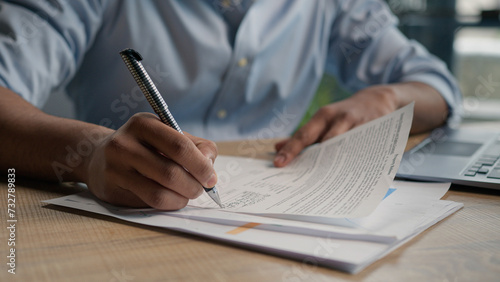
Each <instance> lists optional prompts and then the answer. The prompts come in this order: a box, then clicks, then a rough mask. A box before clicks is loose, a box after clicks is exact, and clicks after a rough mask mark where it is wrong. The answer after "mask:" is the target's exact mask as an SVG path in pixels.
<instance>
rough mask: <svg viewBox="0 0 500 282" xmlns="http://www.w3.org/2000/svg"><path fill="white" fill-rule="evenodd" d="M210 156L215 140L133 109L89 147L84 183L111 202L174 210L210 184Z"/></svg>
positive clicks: (212, 180) (214, 153)
mask: <svg viewBox="0 0 500 282" xmlns="http://www.w3.org/2000/svg"><path fill="white" fill-rule="evenodd" d="M216 156H217V148H216V145H215V143H213V142H211V141H208V140H205V139H202V138H198V137H194V136H192V135H189V134H186V135H182V134H181V133H179V132H177V131H176V130H174V129H172V128H171V127H169V126H167V125H165V124H163V123H162V122H161V121H160V120H159V119H158V118H157V117H156V116H155V115H153V114H147V113H141V114H136V115H134V116H133V117H131V118H130V119H129V120H128V122H127V123H126V124H124V125H123V126H122V127H121V128H119V129H118V130H117V131H116V132H114V133H112V134H110V135H109V136H107V137H106V138H104V139H103V141H102V142H101V143H100V144H99V145H98V146H97V148H96V149H95V150H94V151H93V154H92V155H91V156H90V158H89V161H88V164H87V173H86V175H87V176H86V178H87V179H86V183H87V184H88V186H89V189H90V191H91V192H92V193H94V194H95V195H96V196H97V197H98V198H100V199H102V200H104V201H106V202H109V203H112V204H116V205H124V206H131V207H144V206H150V207H154V208H157V209H163V210H176V209H180V208H183V207H185V206H186V205H187V203H188V200H189V199H194V198H197V197H198V196H200V195H201V194H202V193H203V191H204V190H203V188H202V186H204V187H213V186H215V184H216V182H217V176H216V174H215V171H214V168H213V163H214V160H215V158H216Z"/></svg>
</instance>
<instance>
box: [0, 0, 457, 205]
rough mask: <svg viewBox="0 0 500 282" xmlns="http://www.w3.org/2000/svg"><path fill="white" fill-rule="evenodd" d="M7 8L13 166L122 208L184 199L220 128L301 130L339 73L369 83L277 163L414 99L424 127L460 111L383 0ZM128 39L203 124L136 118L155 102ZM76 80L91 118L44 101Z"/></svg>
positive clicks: (186, 116)
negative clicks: (125, 55)
mask: <svg viewBox="0 0 500 282" xmlns="http://www.w3.org/2000/svg"><path fill="white" fill-rule="evenodd" d="M0 13H1V14H0V27H1V29H0V32H1V37H0V85H1V86H3V87H2V89H1V91H0V131H1V132H2V138H1V140H0V155H1V158H0V159H1V160H0V164H1V165H0V167H1V168H2V169H6V168H8V167H14V168H15V169H16V172H17V174H19V175H26V176H30V177H37V178H42V179H59V180H60V181H81V182H85V183H87V185H88V187H89V189H90V190H91V191H92V192H93V193H94V194H95V195H96V196H97V197H99V198H101V199H103V200H105V201H108V202H110V203H113V204H118V205H127V206H132V207H140V206H152V207H155V208H159V209H179V208H182V207H184V206H185V205H186V204H187V202H188V199H192V198H196V197H197V196H199V195H200V194H201V193H202V191H203V189H202V186H204V187H212V186H214V185H215V184H216V182H217V176H216V174H215V172H214V170H213V167H212V164H213V162H214V160H215V158H216V155H217V149H216V146H215V145H214V143H213V142H211V141H208V140H206V139H211V140H228V139H241V138H255V137H259V132H263V131H262V130H266V132H269V131H271V132H272V133H273V136H267V137H281V136H283V137H284V136H287V135H289V134H291V132H292V131H293V130H294V128H295V127H296V126H297V124H298V122H299V120H300V118H301V117H302V115H303V113H304V111H305V110H306V108H307V105H308V102H309V101H310V100H311V98H312V96H313V95H314V93H315V90H316V87H317V85H318V83H319V81H320V79H321V77H322V75H323V73H324V72H325V71H326V72H329V73H331V74H334V75H335V76H336V77H337V78H338V80H339V81H340V82H341V83H342V84H343V85H344V86H345V87H347V88H349V89H351V90H352V91H354V92H355V94H354V95H352V97H350V98H348V99H346V100H343V101H341V102H338V103H335V104H330V105H327V106H324V107H323V108H321V109H320V110H319V111H318V113H317V114H316V115H315V116H314V117H313V118H312V119H311V121H310V122H309V123H308V124H307V125H305V126H304V127H302V128H301V129H299V130H298V131H297V132H296V133H295V134H294V135H293V136H292V137H290V138H288V139H285V140H284V141H282V142H280V143H278V144H276V148H277V154H276V158H275V161H274V163H275V165H276V166H278V167H281V166H285V165H286V164H288V163H289V162H290V161H291V160H292V159H293V158H294V157H295V156H296V155H297V154H299V152H300V151H301V150H302V149H304V148H305V147H307V146H308V145H310V144H313V143H315V142H321V141H324V140H326V139H328V138H331V137H333V136H335V135H338V134H341V133H343V132H345V131H347V130H349V129H351V128H353V127H355V126H357V125H359V124H362V123H364V122H367V121H369V120H373V119H375V118H377V117H380V116H382V115H385V114H387V113H390V112H392V111H394V110H396V109H398V108H400V107H402V106H404V105H406V104H408V103H410V102H411V101H415V115H414V122H413V125H412V132H414V133H415V132H422V131H426V130H430V129H432V128H435V127H437V126H439V125H441V124H443V123H444V122H446V121H447V120H448V121H449V120H457V118H458V117H459V116H458V114H457V107H458V105H459V104H460V93H459V90H458V88H457V86H456V84H455V82H454V80H453V78H452V77H451V75H450V74H449V72H448V71H447V70H446V68H445V66H444V65H443V64H442V63H441V62H440V61H438V60H437V59H435V58H434V57H432V56H431V55H429V54H428V53H427V52H426V51H425V50H424V49H423V48H422V47H421V46H420V45H419V44H417V43H415V42H411V41H408V40H407V39H406V38H404V37H403V36H402V35H401V34H400V33H399V32H398V30H397V28H396V27H395V24H396V19H395V17H394V16H393V15H391V14H390V12H389V10H388V8H387V7H386V5H385V4H384V3H383V2H380V1H376V0H370V1H368V0H367V1H361V0H357V1H355V0H351V1H340V0H314V1H286V0H273V1H267V0H258V1H244V0H234V1H219V0H216V1H208V0H207V1H202V0H198V1H180V0H179V1H175V0H172V1H133V0H129V1H118V0H109V1H105V0H103V1H55V0H54V1H35V0H33V1H12V2H10V1H9V2H4V3H2V9H1V11H0ZM128 47H130V48H133V49H135V50H137V51H139V52H140V53H141V54H142V55H143V56H144V61H143V64H144V65H145V67H146V69H147V70H148V71H149V72H150V75H151V76H152V79H153V80H154V82H155V83H156V85H157V87H158V88H159V91H160V93H162V94H163V95H164V97H165V100H166V101H167V103H168V104H169V108H170V110H171V112H172V114H173V115H174V116H175V118H176V119H177V121H178V123H179V125H180V126H181V128H183V130H184V131H186V132H189V133H191V134H193V135H190V134H186V135H185V136H184V135H181V134H179V133H177V132H176V131H175V130H173V129H171V128H169V127H168V126H166V125H164V124H162V123H161V122H160V121H159V120H158V118H157V117H156V116H154V115H152V114H150V113H139V114H135V113H138V112H150V111H151V108H150V106H149V105H148V103H147V101H146V100H145V99H144V97H143V96H142V94H141V92H140V90H139V88H138V87H137V85H135V81H134V80H133V79H132V77H131V76H130V74H129V73H128V70H127V68H126V67H125V65H124V64H123V62H122V61H121V58H120V56H119V55H118V53H119V51H121V50H122V49H125V48H128ZM61 89H64V90H65V91H67V93H68V95H69V96H70V97H71V98H72V99H73V100H74V101H75V104H76V107H77V109H78V112H77V115H78V119H79V120H69V119H62V118H58V117H54V116H50V115H47V114H45V113H43V112H41V111H40V110H38V109H37V108H36V106H38V107H39V106H41V105H43V103H44V101H45V100H46V98H47V96H48V95H49V94H50V93H52V92H54V91H59V90H61Z"/></svg>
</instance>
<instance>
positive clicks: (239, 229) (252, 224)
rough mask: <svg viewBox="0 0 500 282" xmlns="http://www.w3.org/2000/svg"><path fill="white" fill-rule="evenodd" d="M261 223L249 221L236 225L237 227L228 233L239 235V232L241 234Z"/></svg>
mask: <svg viewBox="0 0 500 282" xmlns="http://www.w3.org/2000/svg"><path fill="white" fill-rule="evenodd" d="M259 225H260V223H256V222H249V223H247V224H245V225H242V226H239V227H236V228H235V229H233V230H230V231H228V232H226V234H231V235H238V234H240V233H241V232H243V231H247V230H248V229H250V228H254V227H256V226H259Z"/></svg>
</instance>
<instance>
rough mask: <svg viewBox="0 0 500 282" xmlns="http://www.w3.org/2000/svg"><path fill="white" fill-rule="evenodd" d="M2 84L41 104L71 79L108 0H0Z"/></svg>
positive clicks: (95, 31) (97, 26)
mask: <svg viewBox="0 0 500 282" xmlns="http://www.w3.org/2000/svg"><path fill="white" fill-rule="evenodd" d="M0 5H1V6H0V8H1V9H0V85H1V86H3V87H6V88H9V89H11V90H12V91H14V92H16V93H17V94H19V95H20V96H22V97H23V98H24V99H25V100H27V101H29V102H30V103H32V104H34V105H35V106H37V107H41V106H42V105H43V104H44V102H45V101H46V99H47V98H48V96H49V94H50V93H51V92H53V91H55V90H58V89H59V88H61V87H64V86H65V84H66V83H67V82H68V81H69V80H70V79H71V77H72V76H73V74H74V73H75V71H76V69H77V68H78V65H79V64H80V63H81V61H82V59H83V57H84V55H85V52H86V50H87V49H88V48H89V46H91V44H92V40H93V38H94V36H95V34H96V33H97V31H98V30H99V26H100V23H101V19H102V14H103V10H104V8H103V7H104V3H103V1H83V0H82V1H63V0H61V1H57V0H51V1H49V0H46V1H43V0H24V1H2V3H1V4H0Z"/></svg>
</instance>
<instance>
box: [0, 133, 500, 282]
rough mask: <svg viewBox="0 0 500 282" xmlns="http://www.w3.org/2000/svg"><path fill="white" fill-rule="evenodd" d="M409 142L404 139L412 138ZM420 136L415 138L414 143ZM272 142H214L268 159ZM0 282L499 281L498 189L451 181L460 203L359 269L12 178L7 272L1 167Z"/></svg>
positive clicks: (72, 190)
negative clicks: (59, 201) (150, 218)
mask: <svg viewBox="0 0 500 282" xmlns="http://www.w3.org/2000/svg"><path fill="white" fill-rule="evenodd" d="M415 140H416V139H415V138H412V142H413V143H414V142H415ZM417 141H418V140H417ZM272 147H273V142H272V141H267V140H263V141H253V142H243V143H241V142H232V143H220V144H219V153H220V154H229V155H244V156H255V157H259V158H270V157H271V154H272V152H273V149H272ZM0 177H1V178H2V179H3V181H2V182H0V186H1V188H0V191H1V192H0V203H1V204H0V206H1V207H2V211H1V213H0V215H1V224H0V230H2V231H1V232H0V246H1V247H0V257H1V258H2V259H1V265H2V267H1V270H0V281H117V282H118V281H152V280H156V281H359V280H363V281H499V279H500V192H492V191H486V190H479V192H478V193H476V191H477V190H473V189H469V188H467V187H454V190H452V191H449V192H448V193H447V194H446V196H445V197H444V199H447V200H452V201H457V202H462V203H464V204H465V207H464V208H463V209H462V210H460V211H458V212H457V213H455V214H453V215H451V216H450V217H448V218H447V219H445V220H443V221H442V222H440V223H438V224H437V225H435V226H434V227H431V228H430V229H428V230H427V231H425V232H423V233H422V234H421V235H419V236H418V237H416V238H415V239H413V240H411V241H410V242H408V243H407V244H405V245H404V246H402V247H400V248H399V249H397V250H395V251H394V252H392V253H391V254H389V255H388V256H386V257H385V258H383V259H381V260H379V261H377V262H376V263H374V264H372V265H371V266H369V267H368V268H367V269H365V270H364V271H363V272H361V273H359V274H357V275H349V274H345V273H341V272H338V271H336V270H332V269H328V268H324V267H317V266H313V265H307V264H304V263H301V262H300V261H293V260H289V259H286V258H279V257H275V256H272V255H267V254H262V253H258V252H255V251H252V250H246V249H242V248H237V247H233V246H230V245H226V244H221V243H218V242H217V241H213V240H209V239H206V238H200V237H195V236H191V235H186V234H183V233H179V232H174V231H168V230H164V229H160V228H152V227H144V226H140V225H136V224H131V223H126V222H122V221H119V220H117V219H113V218H108V217H104V216H99V215H95V214H91V213H86V212H81V211H75V210H71V209H66V208H59V207H53V206H46V205H45V204H42V203H41V202H40V201H42V200H46V199H51V198H56V197H60V196H64V195H67V194H72V193H75V192H78V191H80V190H79V189H78V188H75V187H70V186H68V187H66V186H59V185H56V184H51V183H43V182H38V181H29V180H23V179H19V178H18V179H16V187H17V188H16V192H15V196H16V213H17V215H18V221H17V222H16V231H15V242H16V246H15V247H16V252H15V254H16V274H15V275H12V274H9V273H8V272H7V269H8V268H7V266H6V263H7V262H8V258H7V256H8V255H9V248H10V247H8V246H7V242H8V239H9V236H10V233H9V230H8V229H7V227H8V226H9V223H7V219H8V218H7V212H6V206H7V184H6V183H7V182H6V180H5V179H6V178H7V172H0Z"/></svg>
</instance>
